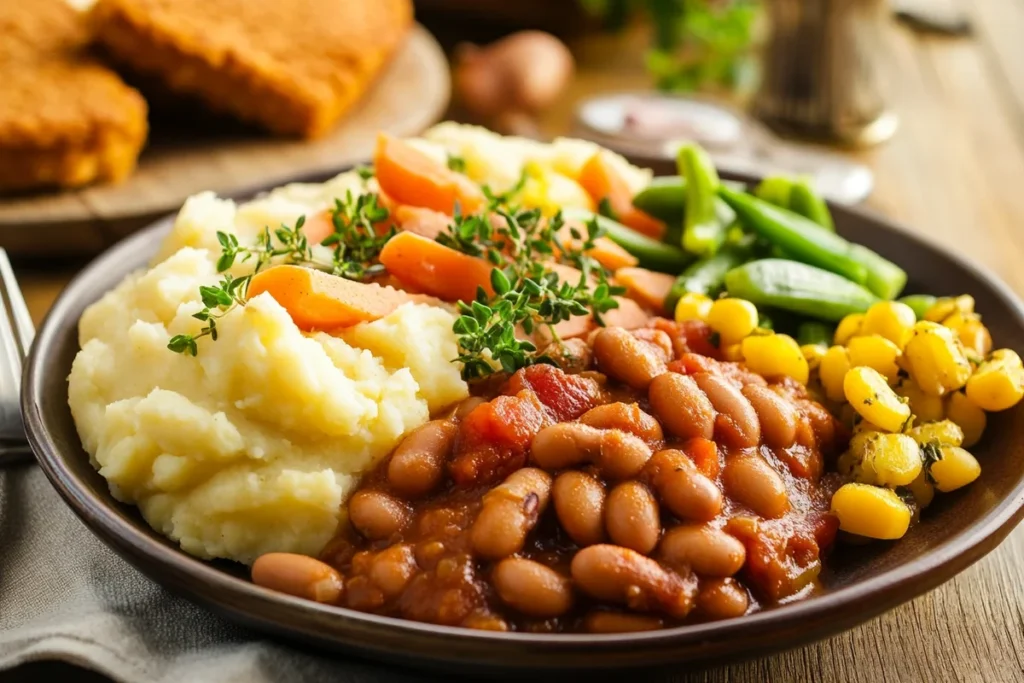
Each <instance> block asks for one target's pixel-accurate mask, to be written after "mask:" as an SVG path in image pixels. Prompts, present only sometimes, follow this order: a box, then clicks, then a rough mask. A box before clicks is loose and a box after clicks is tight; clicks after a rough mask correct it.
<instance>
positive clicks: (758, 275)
mask: <svg viewBox="0 0 1024 683" xmlns="http://www.w3.org/2000/svg"><path fill="white" fill-rule="evenodd" d="M725 286H726V289H727V290H728V292H729V296H733V297H738V298H740V299H746V300H748V301H750V302H752V303H753V304H755V305H756V306H774V307H776V308H781V309H782V310H784V311H790V312H793V313H800V314H802V315H806V316H808V317H811V318H818V319H819V320H828V321H838V320H841V319H842V318H843V317H844V316H846V315H848V314H850V313H863V312H864V311H866V310H867V309H868V307H870V306H871V304H873V303H875V302H877V301H878V297H876V296H875V295H874V294H872V293H871V292H869V291H868V290H867V289H865V288H863V287H861V286H860V285H858V284H856V283H854V282H850V281H849V280H847V279H846V278H843V277H841V276H839V275H836V274H835V273H830V272H829V271H827V270H822V269H821V268H815V267H814V266H809V265H807V264H805V263H798V262H796V261H785V260H782V259H763V260H760V261H751V262H750V263H747V264H745V265H742V266H740V267H738V268H734V269H732V270H731V271H729V273H728V274H727V275H726V276H725Z"/></svg>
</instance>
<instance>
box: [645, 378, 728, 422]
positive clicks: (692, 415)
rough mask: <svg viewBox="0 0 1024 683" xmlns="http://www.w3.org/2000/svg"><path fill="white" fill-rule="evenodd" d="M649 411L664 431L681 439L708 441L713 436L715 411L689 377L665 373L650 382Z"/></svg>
mask: <svg viewBox="0 0 1024 683" xmlns="http://www.w3.org/2000/svg"><path fill="white" fill-rule="evenodd" d="M648 397H649V398H650V401H651V408H652V409H653V410H654V414H655V415H656V416H657V417H658V420H659V421H660V422H661V424H662V425H663V426H664V427H665V429H666V430H667V431H668V432H669V433H670V434H672V435H674V436H678V437H679V438H681V439H692V438H694V437H701V438H704V439H710V438H711V437H712V436H714V432H715V409H714V407H713V406H712V405H711V401H709V400H708V397H707V395H706V394H705V393H704V392H703V391H701V390H700V387H698V386H697V383H696V382H695V381H694V380H693V378H692V377H689V376H688V375H680V374H679V373H677V372H666V373H663V374H661V375H658V376H657V377H655V378H654V381H653V382H651V386H650V389H649V391H648Z"/></svg>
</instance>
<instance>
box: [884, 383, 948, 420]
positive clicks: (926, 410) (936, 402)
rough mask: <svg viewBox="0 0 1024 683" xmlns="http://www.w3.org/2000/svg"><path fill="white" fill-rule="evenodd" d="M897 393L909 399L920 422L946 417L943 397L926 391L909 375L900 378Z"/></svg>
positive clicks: (915, 417) (911, 409)
mask: <svg viewBox="0 0 1024 683" xmlns="http://www.w3.org/2000/svg"><path fill="white" fill-rule="evenodd" d="M896 393H897V395H899V396H902V397H903V398H905V399H907V403H908V404H909V405H910V412H912V413H913V414H914V419H916V420H917V421H918V422H936V421H938V420H941V419H942V418H944V417H946V412H945V409H944V407H943V403H942V398H941V397H939V396H932V395H931V394H926V393H924V392H923V391H921V387H919V386H917V384H915V383H914V381H913V380H912V379H910V378H909V377H904V378H903V379H902V380H900V383H899V384H897V385H896Z"/></svg>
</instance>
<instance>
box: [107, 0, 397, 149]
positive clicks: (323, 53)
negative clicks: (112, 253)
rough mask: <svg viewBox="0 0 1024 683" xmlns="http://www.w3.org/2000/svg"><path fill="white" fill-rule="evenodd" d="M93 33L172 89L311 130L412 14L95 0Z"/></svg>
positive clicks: (339, 109)
mask: <svg viewBox="0 0 1024 683" xmlns="http://www.w3.org/2000/svg"><path fill="white" fill-rule="evenodd" d="M92 18H93V25H94V26H95V29H96V32H97V39H98V40H99V41H100V42H101V43H102V45H103V46H104V47H105V48H106V50H107V51H108V52H109V53H111V54H112V55H113V56H114V57H115V58H116V59H118V60H120V61H122V62H124V63H125V64H127V65H129V66H130V67H132V68H133V69H134V70H136V71H138V72H139V73H141V74H144V75H148V76H156V77H158V78H159V79H160V80H161V81H162V82H163V83H164V84H165V85H166V86H167V87H168V88H170V89H171V90H173V91H176V92H179V93H182V94H190V95H195V96H198V97H199V98H200V99H202V100H203V101H204V102H205V103H206V104H207V105H208V106H210V107H211V108H212V109H215V110H218V111H223V112H226V113H229V114H232V115H234V116H236V117H238V118H240V119H242V120H245V121H250V122H253V123H256V124H259V125H261V126H263V127H265V128H267V129H268V130H270V131H273V132H275V133H279V134H282V135H297V136H302V137H316V136H318V135H323V134H324V133H326V132H327V131H328V130H330V129H331V128H332V127H333V126H334V124H335V123H336V122H337V121H338V119H339V118H341V116H342V115H343V114H344V113H345V112H346V111H348V109H349V108H350V107H351V106H352V105H353V104H354V103H355V102H356V100H358V98H359V97H360V96H361V95H362V93H363V92H364V91H365V90H366V89H367V87H368V86H369V84H370V82H371V81H372V79H373V77H374V76H375V75H376V74H377V72H378V71H379V70H380V68H381V67H382V66H383V64H384V63H385V61H386V60H387V58H388V57H390V55H391V54H392V53H393V52H394V50H395V48H396V46H397V45H398V43H399V42H400V40H401V39H402V38H403V37H404V35H405V34H406V32H407V30H408V29H409V27H410V25H411V22H412V5H411V3H410V2H409V0H375V1H374V2H363V1H362V0H293V1H291V2H276V1H273V0H255V1H254V0H99V2H97V4H96V6H95V7H94V8H93V12H92Z"/></svg>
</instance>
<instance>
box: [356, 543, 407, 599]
mask: <svg viewBox="0 0 1024 683" xmlns="http://www.w3.org/2000/svg"><path fill="white" fill-rule="evenodd" d="M416 570H417V566H416V558H415V557H414V555H413V549H412V546H411V545H409V544H408V543H398V544H396V545H393V546H390V547H388V548H385V549H384V550H381V551H380V552H379V553H376V554H375V555H374V556H373V559H372V560H371V561H370V569H369V572H368V573H367V575H368V576H369V579H370V581H372V582H373V584H374V585H375V586H377V588H379V589H380V591H381V593H383V594H384V597H385V598H394V597H397V596H398V595H400V594H401V592H402V591H403V590H405V586H406V584H408V583H409V579H411V578H412V577H413V575H415V574H416Z"/></svg>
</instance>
